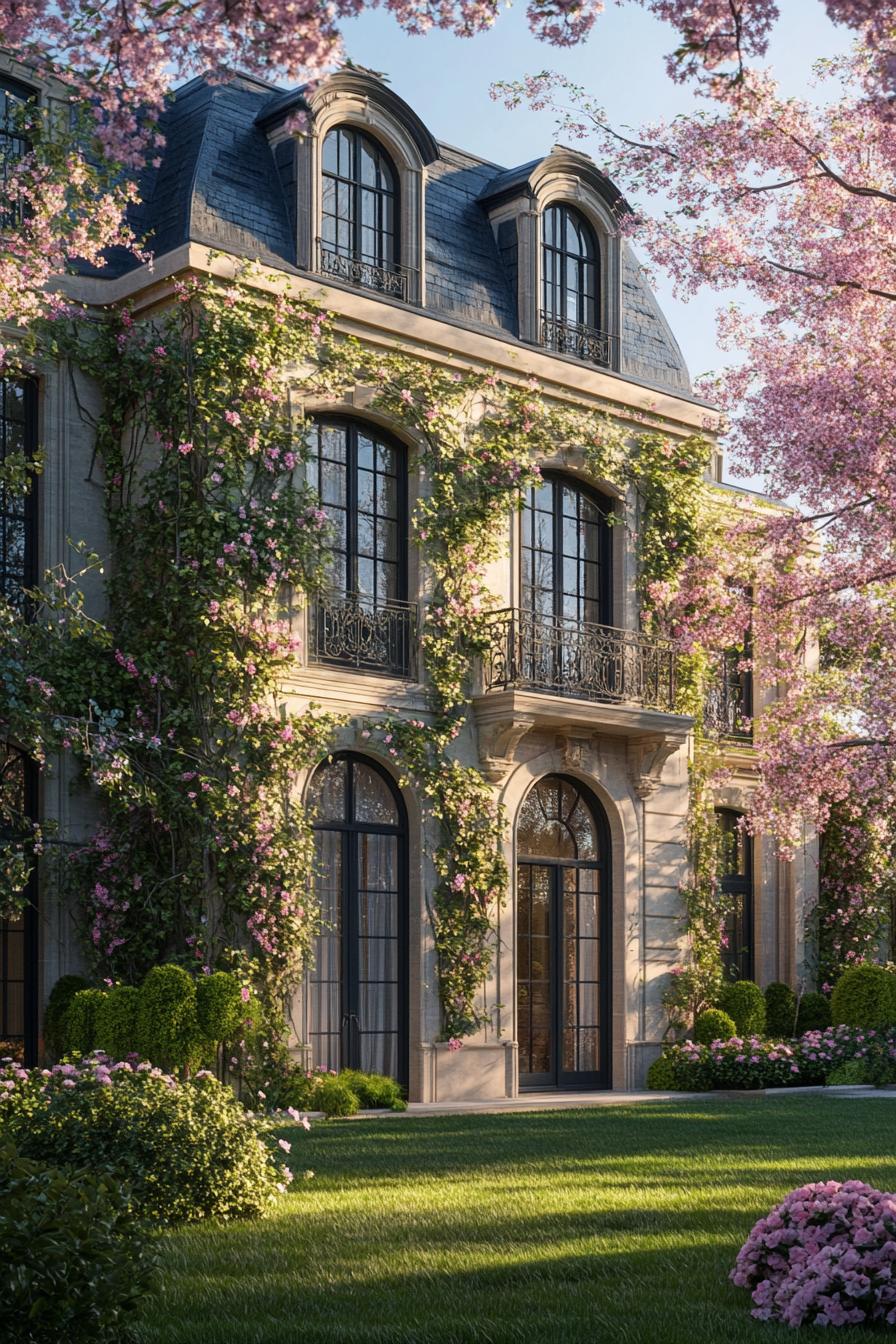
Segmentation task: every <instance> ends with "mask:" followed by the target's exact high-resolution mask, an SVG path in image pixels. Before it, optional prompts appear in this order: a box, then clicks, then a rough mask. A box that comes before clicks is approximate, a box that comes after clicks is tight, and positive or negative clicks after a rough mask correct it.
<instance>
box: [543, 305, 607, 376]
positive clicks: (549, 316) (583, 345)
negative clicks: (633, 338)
mask: <svg viewBox="0 0 896 1344" xmlns="http://www.w3.org/2000/svg"><path fill="white" fill-rule="evenodd" d="M615 340H616V337H615V336H611V335H610V334H609V333H608V332H606V331H598V330H597V329H596V328H595V327H585V326H583V325H582V324H581V322H570V321H568V320H567V319H566V318H565V317H558V316H557V315H556V314H555V313H547V312H545V311H544V310H542V314H541V343H542V345H543V346H545V347H546V349H548V350H556V351H557V353H558V354H561V355H575V357H576V359H584V360H586V361H587V362H588V363H589V364H603V365H604V366H605V367H606V368H609V367H610V365H611V364H612V363H613V345H614V342H615Z"/></svg>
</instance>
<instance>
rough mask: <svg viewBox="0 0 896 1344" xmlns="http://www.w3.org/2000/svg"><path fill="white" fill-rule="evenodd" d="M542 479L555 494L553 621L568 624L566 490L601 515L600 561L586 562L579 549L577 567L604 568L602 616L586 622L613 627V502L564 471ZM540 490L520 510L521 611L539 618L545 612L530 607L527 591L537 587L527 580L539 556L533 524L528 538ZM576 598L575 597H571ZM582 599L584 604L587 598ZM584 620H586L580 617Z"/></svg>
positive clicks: (599, 602)
mask: <svg viewBox="0 0 896 1344" xmlns="http://www.w3.org/2000/svg"><path fill="white" fill-rule="evenodd" d="M542 480H543V481H544V483H545V484H546V485H550V486H551V488H552V492H553V498H552V502H551V507H552V521H553V533H552V550H551V568H552V573H551V581H552V586H553V619H554V622H555V623H556V624H557V625H558V626H561V625H563V624H565V623H568V619H569V618H567V617H564V615H563V599H564V596H565V595H566V592H565V587H564V563H563V562H564V557H565V552H564V549H563V520H564V515H563V491H564V490H565V489H567V490H573V491H575V493H576V495H577V496H578V497H579V499H582V498H584V499H587V500H588V501H589V503H590V504H592V505H593V506H594V507H595V508H596V509H597V511H598V513H599V514H600V515H601V519H602V521H601V523H600V524H599V526H600V534H599V535H600V554H599V556H598V557H597V560H596V561H590V560H587V559H585V556H584V553H583V552H582V550H581V549H579V552H578V554H577V555H576V557H575V558H576V561H577V564H579V565H581V564H583V563H585V564H589V563H596V564H597V565H598V566H599V568H600V587H599V591H598V594H597V607H598V616H599V618H600V619H598V620H596V621H588V622H586V623H587V624H589V625H605V626H612V625H613V539H612V531H613V525H612V524H611V523H610V521H609V519H610V518H611V517H612V515H613V501H612V500H611V499H610V498H609V497H608V496H606V495H602V494H601V493H600V491H598V490H596V489H594V487H593V486H591V485H589V484H588V483H587V482H584V481H579V480H577V479H576V478H575V477H574V476H569V475H567V474H565V473H564V472H559V471H545V472H543V473H542ZM536 489H537V487H530V488H529V489H528V490H527V491H526V494H525V497H524V499H523V507H522V509H521V510H520V547H519V569H518V577H519V592H520V610H521V611H522V612H523V613H524V615H526V616H530V617H533V618H537V617H538V616H539V615H540V614H541V613H540V612H539V611H538V610H537V609H536V607H535V605H534V604H533V603H531V601H530V604H529V605H528V606H527V605H526V593H527V589H528V591H529V593H530V594H531V593H532V592H534V588H535V585H534V584H532V583H531V582H530V580H529V579H527V577H526V567H527V561H528V567H529V569H530V577H531V574H532V572H533V569H534V559H533V557H534V556H535V554H536V553H537V548H536V547H535V546H534V545H532V541H533V540H534V536H533V533H532V524H529V533H528V536H527V532H526V529H527V524H528V523H529V518H530V516H531V515H532V514H533V513H534V510H533V508H532V497H533V494H534V492H535V490H536ZM576 512H577V515H579V516H580V515H581V506H580V505H579V504H578V503H577V507H576ZM570 596H572V594H570ZM577 596H579V597H580V605H581V604H582V603H584V602H585V601H586V600H587V599H586V598H584V597H581V595H577ZM580 619H582V618H580Z"/></svg>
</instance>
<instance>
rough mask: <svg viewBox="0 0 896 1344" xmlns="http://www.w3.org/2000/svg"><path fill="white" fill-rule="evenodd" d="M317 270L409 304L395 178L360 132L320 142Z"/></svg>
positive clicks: (337, 132)
mask: <svg viewBox="0 0 896 1344" xmlns="http://www.w3.org/2000/svg"><path fill="white" fill-rule="evenodd" d="M321 174H322V187H323V192H322V209H321V237H320V245H319V269H320V270H321V271H322V272H323V274H325V275H332V276H335V277H336V278H337V279H340V280H347V281H348V282H349V283H350V284H353V285H360V286H362V287H363V288H364V289H374V290H377V291H378V292H379V293H381V294H391V295H394V296H395V297H396V298H399V299H406V298H407V281H406V277H405V274H404V272H403V270H402V268H401V266H400V265H399V260H398V259H399V255H400V254H399V240H398V208H399V194H398V178H397V174H396V172H395V169H394V167H393V166H392V162H391V160H390V159H389V157H388V155H387V154H386V153H385V151H384V150H383V149H381V148H380V146H379V145H378V144H377V142H376V141H375V140H373V139H371V137H370V136H368V135H365V133H364V132H363V131H358V130H355V129H354V128H353V127H351V126H339V127H337V128H335V129H334V130H332V131H330V132H329V133H328V134H327V136H326V137H325V139H324V143H323V158H322V163H321Z"/></svg>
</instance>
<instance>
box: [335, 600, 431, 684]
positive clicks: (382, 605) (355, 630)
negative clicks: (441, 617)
mask: <svg viewBox="0 0 896 1344" xmlns="http://www.w3.org/2000/svg"><path fill="white" fill-rule="evenodd" d="M309 616H310V627H311V628H310V649H309V656H310V660H311V661H312V662H314V663H339V664H341V665H342V666H344V667H354V668H357V669H358V670H361V671H367V672H390V673H392V675H393V676H398V677H410V676H411V675H412V673H413V667H414V654H415V651H416V640H417V607H416V604H414V603H413V602H393V601H389V602H377V601H376V600H375V599H374V598H371V597H363V596H359V595H357V594H355V593H349V594H347V595H346V594H341V595H338V596H332V597H331V596H328V595H321V596H318V597H317V598H315V599H314V600H313V601H312V604H311V608H310V611H309Z"/></svg>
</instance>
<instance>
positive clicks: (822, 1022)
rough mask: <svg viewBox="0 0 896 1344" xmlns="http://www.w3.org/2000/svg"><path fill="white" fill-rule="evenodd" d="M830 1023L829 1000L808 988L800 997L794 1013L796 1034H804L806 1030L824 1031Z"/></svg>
mask: <svg viewBox="0 0 896 1344" xmlns="http://www.w3.org/2000/svg"><path fill="white" fill-rule="evenodd" d="M830 1025H831V1001H830V999H828V998H826V997H825V996H824V994H819V993H818V992H817V991H816V990H810V992H809V993H808V994H804V995H803V997H802V998H801V999H800V1006H799V1009H798V1010H797V1015H796V1034H797V1036H804V1035H805V1034H806V1032H807V1031H825V1030H826V1028H828V1027H829V1026H830Z"/></svg>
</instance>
